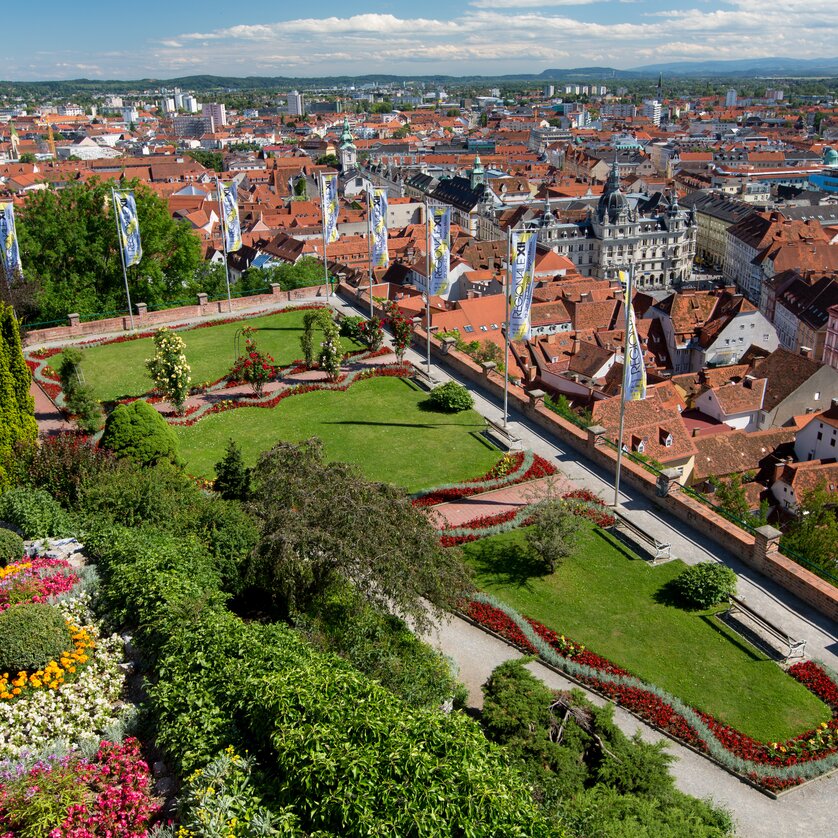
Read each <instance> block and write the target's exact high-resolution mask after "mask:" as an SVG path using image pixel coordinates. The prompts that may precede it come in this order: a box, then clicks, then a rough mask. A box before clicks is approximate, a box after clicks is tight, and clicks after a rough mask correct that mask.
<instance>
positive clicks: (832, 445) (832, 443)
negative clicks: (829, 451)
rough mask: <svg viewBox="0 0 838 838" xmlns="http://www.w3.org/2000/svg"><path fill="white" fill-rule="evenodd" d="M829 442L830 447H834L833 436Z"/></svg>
mask: <svg viewBox="0 0 838 838" xmlns="http://www.w3.org/2000/svg"><path fill="white" fill-rule="evenodd" d="M829 444H830V446H831V447H832V448H834V447H835V437H832V439H830V440H829Z"/></svg>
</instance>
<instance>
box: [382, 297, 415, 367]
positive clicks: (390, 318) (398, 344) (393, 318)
mask: <svg viewBox="0 0 838 838" xmlns="http://www.w3.org/2000/svg"><path fill="white" fill-rule="evenodd" d="M387 322H388V323H389V324H390V329H391V331H392V332H393V349H394V350H395V352H396V357H397V358H398V359H399V360H400V361H401V360H402V358H404V353H405V352H406V351H407V347H408V346H410V340H411V338H412V337H413V327H412V326H411V325H410V323H409V322H408V320H407V318H406V317H405V316H404V315H403V314H402V313H401V309H399V307H398V306H397V305H396V304H395V303H394V302H390V303H388V304H387Z"/></svg>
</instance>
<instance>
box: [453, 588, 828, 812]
mask: <svg viewBox="0 0 838 838" xmlns="http://www.w3.org/2000/svg"><path fill="white" fill-rule="evenodd" d="M471 602H473V603H477V604H484V605H488V606H489V607H490V608H493V609H495V610H497V611H500V612H501V613H503V614H504V615H505V616H506V617H507V618H508V619H509V620H510V621H511V622H512V623H513V625H514V626H515V628H517V629H518V631H519V632H520V633H521V635H522V636H523V637H524V639H525V640H526V641H527V642H528V643H529V644H530V648H527V647H525V646H521V645H519V644H518V643H515V642H514V641H512V640H511V639H509V638H507V637H504V635H502V634H500V633H499V632H497V631H495V630H493V629H491V628H489V627H488V626H486V625H484V624H483V623H481V622H480V621H479V620H477V619H476V618H474V617H472V616H471V615H470V614H468V613H467V612H464V611H463V610H462V609H458V610H457V611H456V612H455V613H456V615H457V616H458V617H460V618H462V619H464V620H465V621H466V622H468V623H470V624H472V625H474V626H475V627H477V628H479V629H480V630H481V631H484V632H486V633H487V634H489V635H492V636H494V637H496V638H498V639H499V640H502V641H503V642H504V643H506V644H507V645H508V646H511V647H512V648H514V649H517V650H518V651H520V652H523V653H524V654H530V655H531V654H533V653H535V655H536V657H537V659H538V660H539V662H540V663H542V664H544V665H545V666H547V667H548V669H551V670H552V671H554V672H556V673H557V674H560V675H562V676H563V677H566V678H568V680H570V681H572V682H573V683H575V684H578V685H579V686H581V687H583V688H584V689H587V690H590V691H591V692H593V693H595V694H596V695H599V696H600V697H602V698H604V699H606V700H608V701H610V702H612V703H613V704H618V705H619V706H620V707H622V708H623V709H624V710H626V711H627V712H629V713H631V715H632V716H634V717H635V718H637V719H639V720H640V721H642V722H643V723H644V724H646V725H648V726H649V727H652V728H654V729H655V730H657V731H659V732H660V733H661V734H663V735H664V736H666V737H668V738H669V739H672V740H673V741H674V742H677V743H678V744H679V745H683V746H684V747H686V748H688V749H689V750H691V751H693V752H694V753H696V754H698V755H700V756H702V757H704V758H705V759H708V760H710V761H711V762H713V763H714V764H716V765H718V766H719V767H720V768H722V769H723V770H725V771H727V772H728V773H729V774H731V775H732V776H734V777H736V778H737V779H739V780H742V781H743V782H745V783H747V784H748V785H750V786H752V787H753V788H754V789H756V790H757V791H759V792H761V793H762V794H765V795H766V796H767V797H770V798H772V799H774V800H776V799H778V798H779V797H781V796H783V795H785V794H788V793H789V792H792V791H794V790H795V789H799V788H802V787H803V786H806V785H808V783H810V782H814V781H815V780H821V779H825V778H827V777H830V776H832V775H833V774H835V773H836V772H838V749H835V750H833V751H832V752H831V753H828V754H825V755H824V756H822V757H819V758H817V759H814V760H807V761H804V762H800V763H796V764H793V765H788V766H772V765H769V764H766V763H757V762H754V761H752V760H748V759H745V758H743V757H739V756H736V755H735V754H732V753H731V752H730V751H728V750H727V749H726V748H725V747H724V745H723V744H722V743H721V741H720V740H719V738H718V737H717V736H716V734H715V733H714V732H713V731H712V729H711V728H710V727H709V726H708V725H707V724H705V722H704V721H702V719H701V718H700V714H699V711H697V710H695V709H693V708H692V707H690V706H689V705H687V704H685V703H684V702H682V701H681V700H680V699H678V698H677V697H675V696H672V695H670V694H669V693H667V692H666V691H665V690H663V689H661V688H660V687H656V686H655V685H654V684H647V683H646V682H644V681H642V680H641V679H640V678H637V677H636V676H634V675H631V674H630V673H627V672H626V670H623V669H622V667H618V666H616V664H612V663H611V662H610V661H609V660H608V659H607V658H603V657H602V656H600V655H596V657H597V658H600V659H601V660H602V661H604V662H605V663H607V664H609V665H611V666H613V667H614V668H615V669H616V670H618V673H608V672H598V670H596V669H595V668H594V667H592V666H588V665H586V664H575V663H574V662H573V660H572V659H571V658H567V657H565V656H564V655H562V654H560V653H559V652H558V650H556V649H555V648H553V647H552V646H551V645H550V644H548V643H547V642H546V641H545V640H544V639H543V638H541V637H539V636H538V635H537V633H536V631H535V629H534V628H533V626H532V625H531V624H530V622H529V621H528V620H527V618H525V617H523V615H521V614H520V613H519V612H518V611H516V610H515V609H514V608H512V607H511V606H509V605H507V604H506V603H504V602H502V601H501V600H498V599H497V598H496V597H493V596H491V595H490V594H486V593H483V592H478V593H476V594H474V595H472V597H471ZM533 622H534V623H536V624H537V625H539V626H541V627H542V628H544V629H546V630H547V631H549V632H551V633H553V634H555V631H554V630H553V629H549V628H547V627H546V626H543V624H541V623H538V622H537V621H535V620H534V621H533ZM562 638H563V639H564V636H562ZM568 642H569V643H571V644H572V645H578V644H574V643H573V641H568ZM582 648H583V649H584V647H582ZM594 654H595V653H594ZM550 657H555V658H556V662H553V661H551V660H550V659H549V658H550ZM810 663H812V664H814V665H815V666H818V667H819V669H820V670H821V672H822V673H823V675H824V676H825V677H827V678H828V679H829V680H830V681H832V683H833V684H834V685H835V686H836V688H838V684H835V681H834V677H833V675H832V673H831V672H830V671H829V669H828V668H827V667H826V666H825V665H823V664H819V663H816V662H814V661H810ZM565 667H568V668H565ZM572 667H576V668H577V669H578V670H580V672H578V673H573V672H572V671H571V668H572ZM585 670H590V672H589V673H588V674H586V673H585ZM623 673H626V674H623ZM790 677H794V676H793V675H791V676H790ZM586 678H590V679H592V680H593V681H602V682H604V683H606V684H608V683H611V684H613V685H615V686H620V687H627V688H629V689H635V690H640V691H641V692H643V693H646V694H647V695H651V696H653V697H655V698H657V699H658V700H660V701H662V702H663V703H664V704H666V705H668V706H669V709H670V710H672V712H673V713H674V715H675V716H676V717H679V718H680V719H681V720H682V721H683V722H684V723H685V724H686V726H687V727H688V728H689V729H690V731H691V732H692V733H693V735H694V736H695V737H696V739H697V740H698V741H699V742H703V743H704V744H705V746H706V747H707V750H706V751H705V750H701V749H700V748H698V747H696V746H695V745H694V744H692V743H690V742H688V741H686V740H684V739H682V738H680V737H679V736H677V735H675V734H674V733H673V732H671V731H669V730H666V729H665V728H663V727H660V726H658V725H657V724H655V723H654V722H653V721H652V720H651V719H650V718H648V717H646V716H644V715H642V714H641V713H640V712H638V711H636V710H635V709H633V708H632V707H631V706H630V705H628V704H626V703H624V702H622V701H619V700H616V699H614V698H613V697H612V696H610V695H608V693H607V692H605V691H604V690H602V689H601V688H599V687H598V686H595V685H594V684H592V683H591V682H590V681H588V680H585V679H586ZM795 680H798V681H799V683H801V684H803V685H804V686H805V687H806V688H807V689H810V691H811V692H813V694H815V695H817V693H814V691H813V690H811V688H810V687H809V685H808V684H806V683H804V682H803V681H802V680H800V679H795ZM663 696H666V698H664V697H663ZM818 697H819V698H820V699H821V700H822V701H824V703H827V702H826V701H825V700H824V698H823V697H822V696H818ZM827 706H829V705H828V704H827ZM831 709H832V713H833V719H832V723H831V728H832V729H833V730H836V729H838V728H837V727H836V726H838V707H835V706H833V707H832V708H831ZM704 715H705V716H706V717H707V718H712V719H713V721H714V723H715V724H717V725H719V727H721V728H722V729H726V730H731V731H734V732H735V733H736V734H738V735H740V736H744V734H741V733H739V731H736V730H735V728H732V727H730V726H729V725H724V724H722V723H721V722H719V721H718V720H716V719H714V718H713V717H712V716H710V715H709V714H704ZM804 735H805V734H801V736H804ZM702 737H704V738H702ZM745 738H747V739H750V737H745ZM794 738H800V737H794ZM708 740H709V741H708ZM752 741H756V740H752ZM787 741H789V742H790V741H793V739H790V740H787ZM759 744H761V745H765V743H759ZM714 751H715V752H717V753H718V754H720V755H722V754H723V755H724V756H726V757H727V759H728V760H730V762H731V763H732V765H727V764H725V762H724V757H722V756H717V754H716V753H714ZM820 763H827V766H826V767H825V769H824V770H823V771H821V772H819V773H814V774H813V775H812V776H810V777H801V776H800V775H799V774H797V775H795V774H792V773H791V769H794V768H795V767H801V768H803V770H804V773H811V771H809V772H807V771H806V767H808V766H817V765H818V764H820ZM749 769H750V771H749ZM770 769H774V770H773V771H772V770H770ZM785 773H787V775H788V776H787V777H783V776H782V775H783V774H785ZM760 774H761V775H762V776H764V777H766V778H768V779H770V778H772V777H774V778H776V779H778V780H781V781H782V780H783V779H788V780H793V782H792V784H791V785H788V786H786V787H784V788H779V789H772V788H770V787H769V786H766V785H764V784H762V783H761V782H760V781H759V775H760Z"/></svg>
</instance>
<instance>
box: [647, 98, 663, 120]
mask: <svg viewBox="0 0 838 838" xmlns="http://www.w3.org/2000/svg"><path fill="white" fill-rule="evenodd" d="M643 116H645V117H646V119H648V120H650V121H651V122H652V123H653V124H655V125H660V124H661V103H660V102H659V101H658V100H657V99H644V100H643Z"/></svg>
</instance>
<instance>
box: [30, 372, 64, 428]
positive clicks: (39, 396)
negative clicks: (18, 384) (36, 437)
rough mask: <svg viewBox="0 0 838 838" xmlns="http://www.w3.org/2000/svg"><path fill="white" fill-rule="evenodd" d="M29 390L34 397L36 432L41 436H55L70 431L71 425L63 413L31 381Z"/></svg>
mask: <svg viewBox="0 0 838 838" xmlns="http://www.w3.org/2000/svg"><path fill="white" fill-rule="evenodd" d="M29 392H30V393H32V398H33V399H35V421H36V422H37V423H38V432H39V433H40V434H42V435H43V436H55V435H56V434H59V433H64V432H65V431H71V430H72V429H73V426H72V425H71V424H70V423H69V422H68V421H67V420H66V419H65V418H64V414H63V413H62V412H61V411H60V410H59V409H58V408H57V407H56V406H55V405H54V404H53V403H52V401H51V400H50V398H49V396H47V394H46V393H45V392H44V391H43V390H42V389H41V388H40V387H39V386H38V385H37V384H36V383H35V382H34V381H33V382H32V384H31V386H30V388H29Z"/></svg>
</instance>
